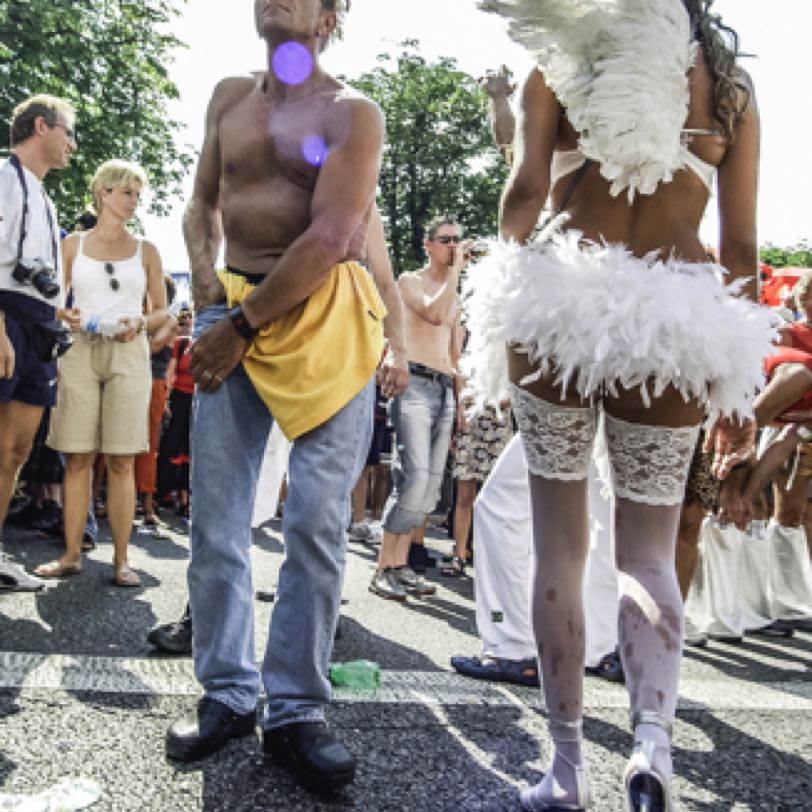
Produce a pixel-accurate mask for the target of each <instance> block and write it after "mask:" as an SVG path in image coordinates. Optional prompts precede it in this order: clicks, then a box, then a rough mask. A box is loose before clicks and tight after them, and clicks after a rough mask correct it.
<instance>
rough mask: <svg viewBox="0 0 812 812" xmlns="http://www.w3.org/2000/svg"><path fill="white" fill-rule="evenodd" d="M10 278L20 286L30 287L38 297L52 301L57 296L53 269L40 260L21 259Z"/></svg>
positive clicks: (56, 283)
mask: <svg viewBox="0 0 812 812" xmlns="http://www.w3.org/2000/svg"><path fill="white" fill-rule="evenodd" d="M11 276H12V278H13V279H14V281H15V282H19V284H21V285H31V286H32V287H33V288H34V289H35V290H36V291H37V293H39V294H40V296H43V297H45V298H46V299H53V298H54V297H55V296H58V295H59V284H58V282H57V281H56V275H55V273H54V269H53V268H52V267H51V266H50V265H49V264H48V263H47V262H45V260H42V259H32V260H29V259H21V260H20V261H19V262H18V263H17V265H16V266H15V268H14V270H13V271H12V272H11Z"/></svg>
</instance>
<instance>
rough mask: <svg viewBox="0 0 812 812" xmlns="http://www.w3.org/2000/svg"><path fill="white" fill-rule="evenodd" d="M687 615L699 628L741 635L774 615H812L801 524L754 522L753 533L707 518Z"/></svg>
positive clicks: (811, 572) (811, 577)
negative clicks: (797, 525)
mask: <svg viewBox="0 0 812 812" xmlns="http://www.w3.org/2000/svg"><path fill="white" fill-rule="evenodd" d="M686 614H687V616H688V618H689V619H690V621H691V622H692V623H693V625H694V626H695V627H696V628H697V629H698V630H700V631H704V632H707V633H709V634H714V635H722V636H735V637H739V636H741V635H742V634H743V633H744V632H746V631H751V630H754V629H759V628H762V627H763V626H767V625H768V624H770V623H772V622H773V621H775V620H792V619H795V618H809V617H812V565H810V560H809V549H808V547H807V543H806V531H805V530H804V528H803V527H783V526H782V525H780V524H778V523H777V522H776V521H775V520H772V519H771V520H770V521H769V522H768V523H766V525H765V523H763V522H753V523H752V524H751V526H750V529H749V532H747V533H742V532H741V531H739V530H737V529H736V528H735V527H733V525H728V526H721V525H720V524H719V522H718V521H717V520H716V519H715V518H713V517H708V518H706V519H705V521H704V522H703V523H702V529H701V531H700V535H699V560H698V562H697V568H696V572H695V573H694V578H693V581H692V582H691V588H690V591H689V593H688V600H687V602H686Z"/></svg>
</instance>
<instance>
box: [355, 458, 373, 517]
mask: <svg viewBox="0 0 812 812" xmlns="http://www.w3.org/2000/svg"><path fill="white" fill-rule="evenodd" d="M368 483H369V468H368V467H366V468H364V470H363V471H361V476H359V477H358V482H356V483H355V487H354V488H353V489H352V497H351V500H352V521H353V524H359V523H360V522H363V521H364V519H366V517H367V491H368Z"/></svg>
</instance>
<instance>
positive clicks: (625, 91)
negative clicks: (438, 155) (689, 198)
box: [479, 0, 697, 201]
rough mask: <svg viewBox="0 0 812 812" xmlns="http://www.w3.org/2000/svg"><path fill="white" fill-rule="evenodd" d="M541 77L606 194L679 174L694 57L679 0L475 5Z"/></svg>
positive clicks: (487, 0) (495, 0)
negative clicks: (504, 28)
mask: <svg viewBox="0 0 812 812" xmlns="http://www.w3.org/2000/svg"><path fill="white" fill-rule="evenodd" d="M479 6H480V8H482V9H483V10H485V11H490V12H494V13H496V14H499V15H501V16H502V17H506V18H507V19H508V20H509V21H510V26H509V33H510V36H511V37H512V38H513V39H514V40H515V41H516V42H518V43H520V44H521V45H523V46H525V47H526V48H527V49H528V50H529V51H530V52H531V54H533V56H534V57H535V58H536V60H537V61H538V63H539V66H540V68H541V69H542V71H543V73H544V78H545V81H546V82H547V84H548V85H549V87H550V88H551V89H552V90H553V92H554V93H555V95H556V97H557V98H558V100H559V101H560V102H561V105H562V106H563V107H564V108H565V109H566V111H567V117H568V118H569V120H570V122H571V123H572V125H573V126H574V127H575V129H576V130H577V131H578V132H579V134H580V142H579V146H580V149H581V151H582V152H583V153H584V155H586V156H587V158H591V159H592V160H594V161H596V162H597V163H598V164H600V170H601V174H602V175H603V176H604V177H605V178H606V179H607V180H608V181H609V182H610V184H611V192H612V194H613V195H618V194H620V193H621V192H622V191H624V190H626V192H627V195H628V197H629V200H630V201H631V200H633V199H634V195H635V194H636V193H637V192H639V193H641V194H652V193H653V192H654V190H655V189H656V187H657V184H658V183H660V182H662V181H666V182H667V181H669V180H671V178H672V176H673V173H674V172H675V171H676V170H678V169H680V168H681V167H683V166H684V148H683V145H682V140H681V129H682V126H683V124H684V123H685V119H686V117H687V114H688V101H689V89H688V78H687V74H688V71H689V70H690V68H691V66H692V65H693V61H694V57H695V55H696V48H697V45H696V43H695V42H694V41H693V40H692V33H691V24H690V19H689V17H688V12H687V11H686V10H685V7H684V6H683V4H682V3H681V2H680V0H480V2H479Z"/></svg>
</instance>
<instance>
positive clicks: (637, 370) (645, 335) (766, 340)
mask: <svg viewBox="0 0 812 812" xmlns="http://www.w3.org/2000/svg"><path fill="white" fill-rule="evenodd" d="M725 273H726V272H725V270H724V269H723V268H722V267H721V266H719V265H715V264H713V263H689V262H684V261H679V260H676V259H670V260H668V261H662V260H661V259H658V258H657V256H656V255H655V254H651V255H649V256H647V257H645V258H642V259H640V258H638V257H635V256H633V255H632V254H631V253H630V252H629V251H628V250H627V249H626V248H625V247H624V246H622V245H617V244H614V245H611V244H610V245H598V244H594V243H590V244H587V245H584V244H583V241H582V238H581V234H580V232H577V231H574V230H573V231H566V232H558V233H555V234H554V235H553V236H552V237H551V238H550V239H548V240H547V241H545V242H543V243H540V242H537V243H533V244H530V245H527V246H519V245H517V244H516V243H515V242H511V243H505V242H493V243H492V245H491V251H490V254H489V255H488V256H487V257H485V258H484V259H483V260H481V261H480V262H479V263H477V264H476V265H474V266H472V267H471V268H470V270H469V271H468V280H467V282H466V285H465V310H466V320H467V325H468V328H469V330H470V338H469V343H468V350H467V353H466V357H465V358H464V360H463V371H464V373H465V374H466V375H467V376H468V377H469V385H470V387H471V389H473V390H474V391H475V392H476V393H477V394H478V395H479V396H480V397H483V398H485V399H490V400H495V401H497V402H498V401H499V400H500V399H502V398H504V397H505V396H506V393H507V369H506V358H505V345H506V344H514V345H516V346H517V348H518V349H519V350H520V351H521V352H525V353H527V355H528V357H529V359H530V361H531V362H533V363H537V364H539V367H540V373H539V374H542V373H543V374H550V373H552V374H554V376H555V381H556V383H557V384H560V386H561V388H562V392H563V391H565V390H567V389H573V388H574V389H575V390H577V392H578V393H579V394H580V395H581V396H582V397H583V398H585V399H591V398H593V397H595V396H600V395H602V394H605V393H608V394H610V395H611V394H614V393H615V392H616V391H617V387H618V385H620V386H622V387H623V388H624V389H631V388H636V387H640V388H641V391H642V395H643V398H644V400H645V401H646V402H647V403H648V400H649V398H650V397H657V396H659V395H660V394H661V393H662V392H663V390H664V389H665V388H666V387H667V386H669V385H671V384H673V385H674V386H675V387H676V388H677V389H678V390H679V391H680V392H681V393H682V395H683V397H685V398H686V400H687V399H688V398H698V399H699V400H700V401H702V402H703V404H705V407H706V409H707V413H708V419H709V420H710V421H712V420H713V419H715V418H716V416H718V415H719V414H725V415H729V414H733V413H737V414H739V415H740V416H750V415H751V414H752V401H753V398H754V396H755V394H756V392H757V391H758V389H760V388H761V386H762V385H763V382H764V373H763V371H762V360H763V359H764V358H765V357H766V356H767V355H768V354H769V353H770V352H771V350H772V342H773V339H774V338H775V336H776V331H775V327H776V324H777V321H778V320H777V318H776V316H775V315H774V314H773V313H772V312H771V311H770V310H769V309H768V308H765V307H762V306H761V305H757V304H754V303H753V302H751V301H749V300H747V299H744V298H740V297H739V296H738V294H739V292H740V289H741V286H742V284H743V283H742V282H741V281H739V282H735V283H733V284H731V285H725V283H724V274H725Z"/></svg>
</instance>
